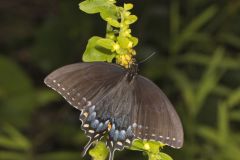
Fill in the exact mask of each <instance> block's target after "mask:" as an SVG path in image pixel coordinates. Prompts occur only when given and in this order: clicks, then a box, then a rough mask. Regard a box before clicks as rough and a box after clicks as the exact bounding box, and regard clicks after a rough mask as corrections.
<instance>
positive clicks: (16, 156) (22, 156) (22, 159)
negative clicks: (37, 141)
mask: <svg viewBox="0 0 240 160" xmlns="http://www.w3.org/2000/svg"><path fill="white" fill-rule="evenodd" d="M28 158H29V155H28V154H27V153H20V152H17V151H0V159H1V160H27V159H28Z"/></svg>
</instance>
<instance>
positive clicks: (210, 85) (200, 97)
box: [195, 48, 225, 114]
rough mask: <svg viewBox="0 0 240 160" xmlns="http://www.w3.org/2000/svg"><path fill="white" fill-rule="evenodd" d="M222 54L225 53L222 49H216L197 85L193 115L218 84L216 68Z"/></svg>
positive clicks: (220, 61) (218, 75) (219, 75)
mask: <svg viewBox="0 0 240 160" xmlns="http://www.w3.org/2000/svg"><path fill="white" fill-rule="evenodd" d="M224 52H225V51H224V49H223V48H218V49H217V50H216V51H215V53H214V55H213V57H212V60H211V62H210V63H209V66H208V68H207V70H206V71H205V73H204V75H203V76H202V78H201V81H200V83H199V85H198V90H197V92H196V107H195V114H197V113H198V111H199V110H200V109H201V107H202V104H203V103H204V102H205V99H206V98H207V97H208V95H209V94H210V93H211V92H212V91H213V90H214V88H215V87H216V86H217V84H218V81H219V80H220V77H221V74H219V72H218V67H219V66H220V65H221V63H222V59H223V57H224Z"/></svg>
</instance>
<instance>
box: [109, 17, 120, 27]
mask: <svg viewBox="0 0 240 160" xmlns="http://www.w3.org/2000/svg"><path fill="white" fill-rule="evenodd" d="M106 21H107V22H108V23H109V24H110V25H111V26H113V27H116V28H119V27H120V23H119V22H118V21H117V20H116V19H113V18H107V19H106Z"/></svg>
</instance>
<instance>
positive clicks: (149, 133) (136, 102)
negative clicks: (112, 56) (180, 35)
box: [44, 62, 183, 160]
mask: <svg viewBox="0 0 240 160" xmlns="http://www.w3.org/2000/svg"><path fill="white" fill-rule="evenodd" d="M44 82H45V83H46V84H47V85H48V86H49V87H51V88H52V89H54V90H55V91H57V92H58V93H59V94H61V95H62V96H63V97H64V98H65V99H66V100H67V101H68V102H69V103H70V104H71V105H72V106H74V107H75V108H76V109H78V110H80V111H81V114H80V120H81V121H82V129H83V130H84V131H85V133H86V134H87V136H88V137H90V140H89V142H88V144H87V145H86V146H85V150H84V154H85V153H86V152H87V150H88V148H89V147H90V146H91V144H92V143H93V142H94V141H98V140H100V139H101V138H102V137H103V136H104V135H106V136H107V141H106V145H107V147H108V148H109V150H110V156H109V160H112V159H113V157H114V151H115V150H122V149H123V148H124V147H129V146H130V145H131V144H132V142H133V140H134V139H144V140H154V141H160V142H162V143H164V144H167V145H169V146H171V147H173V148H180V147H182V145H183V129H182V124H181V121H180V119H179V117H178V115H177V113H176V111H175V110H174V108H173V106H172V104H171V103H170V101H169V100H168V98H167V97H166V95H165V94H164V93H163V92H162V91H161V89H159V88H158V87H157V86H156V85H155V84H154V83H153V82H152V81H150V80H149V79H147V78H145V77H143V76H141V75H138V74H137V65H132V66H131V67H130V69H125V68H123V67H120V66H119V65H116V64H111V63H105V62H92V63H77V64H71V65H67V66H64V67H62V68H59V69H57V70H56V71H54V72H52V73H51V74H50V75H48V76H47V77H46V78H45V81H44Z"/></svg>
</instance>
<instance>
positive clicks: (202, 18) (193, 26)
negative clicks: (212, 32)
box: [170, 5, 218, 54]
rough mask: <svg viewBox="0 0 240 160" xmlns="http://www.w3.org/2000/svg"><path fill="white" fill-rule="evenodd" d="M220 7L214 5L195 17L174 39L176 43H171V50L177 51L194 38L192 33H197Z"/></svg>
mask: <svg viewBox="0 0 240 160" xmlns="http://www.w3.org/2000/svg"><path fill="white" fill-rule="evenodd" d="M217 11H218V8H217V6H216V5H212V6H210V7H209V8H207V9H206V10H204V11H203V12H202V13H201V14H200V15H199V16H197V17H195V18H193V21H191V23H190V24H189V25H188V26H186V27H185V29H184V30H183V31H182V33H181V34H180V35H179V36H177V38H176V39H174V44H171V48H170V49H171V50H172V51H171V52H172V53H174V54H175V53H177V52H178V51H179V50H180V49H181V48H182V47H183V46H184V45H185V44H186V43H187V42H189V39H191V38H192V35H193V34H194V33H196V32H197V31H198V30H199V29H200V28H201V27H203V26H204V25H205V24H206V23H207V22H209V21H210V20H211V19H212V18H213V17H214V16H215V15H216V13H217Z"/></svg>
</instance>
